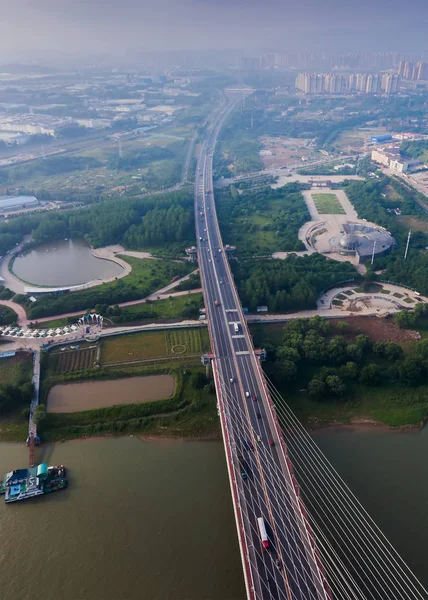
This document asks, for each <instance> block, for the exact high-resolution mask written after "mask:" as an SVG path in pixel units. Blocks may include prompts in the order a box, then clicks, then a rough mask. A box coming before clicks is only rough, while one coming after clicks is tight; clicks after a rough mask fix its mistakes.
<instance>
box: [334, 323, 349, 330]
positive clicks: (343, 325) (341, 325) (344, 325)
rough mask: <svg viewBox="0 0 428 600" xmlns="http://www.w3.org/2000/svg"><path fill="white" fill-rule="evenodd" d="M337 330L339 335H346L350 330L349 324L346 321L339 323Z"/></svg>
mask: <svg viewBox="0 0 428 600" xmlns="http://www.w3.org/2000/svg"><path fill="white" fill-rule="evenodd" d="M336 329H337V331H339V333H345V332H346V331H348V329H349V324H348V323H347V322H346V321H337V323H336Z"/></svg>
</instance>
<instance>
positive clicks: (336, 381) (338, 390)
mask: <svg viewBox="0 0 428 600" xmlns="http://www.w3.org/2000/svg"><path fill="white" fill-rule="evenodd" d="M325 383H326V385H327V387H328V390H329V392H331V393H332V394H334V395H335V396H343V395H344V393H345V392H346V385H345V384H344V382H343V381H342V379H341V378H340V377H339V376H338V375H329V376H328V377H327V378H326V380H325Z"/></svg>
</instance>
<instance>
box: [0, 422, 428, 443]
mask: <svg viewBox="0 0 428 600" xmlns="http://www.w3.org/2000/svg"><path fill="white" fill-rule="evenodd" d="M425 422H426V421H425V420H424V421H421V422H420V423H419V424H418V425H397V426H392V425H386V424H385V423H382V422H381V421H375V420H373V419H365V418H355V419H353V420H352V421H349V422H346V423H340V422H332V423H318V424H311V425H310V426H305V430H306V431H307V432H308V433H309V434H311V433H313V432H317V431H321V430H326V429H327V430H330V431H332V432H333V431H348V432H351V431H375V430H377V431H388V432H391V433H416V432H419V431H422V430H423V429H424V427H425ZM125 437H131V438H137V439H139V440H141V441H144V442H154V441H165V442H217V441H222V436H221V431H220V429H219V430H218V432H211V433H207V434H206V435H195V436H192V435H188V436H180V435H171V434H170V433H165V435H163V434H159V435H154V434H152V433H151V434H147V435H144V434H139V433H128V434H120V433H111V432H106V433H105V434H104V435H89V436H85V435H82V436H79V437H75V438H70V439H67V438H63V439H58V440H56V441H49V442H42V444H41V446H40V448H43V447H44V446H50V445H52V444H77V443H79V442H86V441H102V440H106V439H109V438H113V439H116V438H125ZM0 443H2V444H21V443H23V442H22V441H11V440H7V441H6V440H5V441H2V440H0Z"/></svg>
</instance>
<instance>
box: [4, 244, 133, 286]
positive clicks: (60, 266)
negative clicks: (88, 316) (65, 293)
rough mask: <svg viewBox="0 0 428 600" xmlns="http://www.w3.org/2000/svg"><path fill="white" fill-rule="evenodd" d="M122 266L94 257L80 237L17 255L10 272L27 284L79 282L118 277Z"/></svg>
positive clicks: (45, 245) (70, 283)
mask: <svg viewBox="0 0 428 600" xmlns="http://www.w3.org/2000/svg"><path fill="white" fill-rule="evenodd" d="M122 271H123V269H122V267H121V266H120V265H118V264H117V263H115V262H113V261H111V260H105V259H102V258H96V257H95V256H93V254H92V250H91V248H90V246H89V245H88V244H87V243H85V242H84V241H83V240H62V241H56V242H52V243H49V244H43V245H41V246H38V247H37V248H34V249H33V250H30V252H29V253H28V254H26V255H24V256H17V257H16V259H15V262H14V263H13V272H14V273H15V275H16V276H17V277H19V278H20V279H22V280H23V281H26V282H28V283H29V284H34V285H40V286H47V287H48V286H54V287H56V286H58V287H61V286H68V285H80V284H83V283H87V282H88V281H92V280H93V279H107V278H110V277H117V276H118V275H120V274H121V273H122Z"/></svg>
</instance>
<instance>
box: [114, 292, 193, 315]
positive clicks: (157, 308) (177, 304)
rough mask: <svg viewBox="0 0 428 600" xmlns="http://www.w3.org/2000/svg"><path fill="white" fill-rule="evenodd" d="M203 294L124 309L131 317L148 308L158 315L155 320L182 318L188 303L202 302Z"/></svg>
mask: <svg viewBox="0 0 428 600" xmlns="http://www.w3.org/2000/svg"><path fill="white" fill-rule="evenodd" d="M201 300H202V294H201V293H198V294H185V295H184V296H176V297H175V298H165V299H164V300H154V301H153V302H150V303H149V304H132V305H131V306H126V307H124V308H125V309H126V312H127V313H128V314H130V315H137V314H138V313H140V312H141V311H142V309H144V312H146V311H147V309H148V307H150V309H151V310H152V311H153V313H155V314H156V316H155V318H159V319H174V318H177V317H181V313H182V311H183V309H184V308H185V306H186V304H187V303H188V302H200V301H201Z"/></svg>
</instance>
